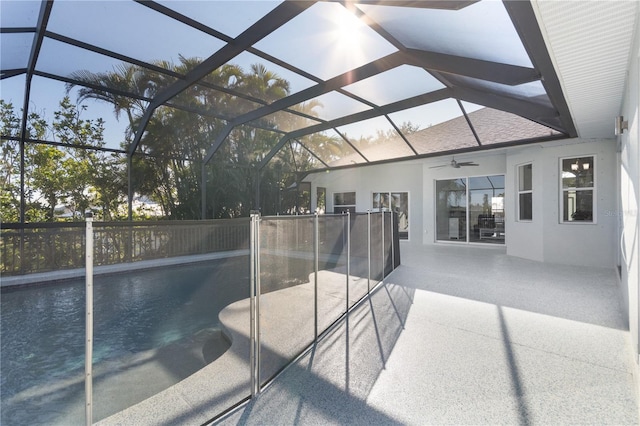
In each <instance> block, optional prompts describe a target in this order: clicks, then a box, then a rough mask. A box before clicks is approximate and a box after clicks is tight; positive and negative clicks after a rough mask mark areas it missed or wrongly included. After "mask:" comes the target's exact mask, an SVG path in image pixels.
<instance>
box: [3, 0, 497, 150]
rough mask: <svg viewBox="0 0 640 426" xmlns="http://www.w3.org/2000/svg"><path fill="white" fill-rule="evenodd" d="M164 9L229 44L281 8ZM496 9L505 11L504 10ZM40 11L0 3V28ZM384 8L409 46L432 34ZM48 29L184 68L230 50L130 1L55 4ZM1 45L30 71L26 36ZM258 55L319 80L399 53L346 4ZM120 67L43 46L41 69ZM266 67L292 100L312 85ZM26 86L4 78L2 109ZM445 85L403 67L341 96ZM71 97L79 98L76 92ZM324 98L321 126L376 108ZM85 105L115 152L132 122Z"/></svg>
mask: <svg viewBox="0 0 640 426" xmlns="http://www.w3.org/2000/svg"><path fill="white" fill-rule="evenodd" d="M159 3H160V4H162V5H164V6H167V7H170V8H172V9H174V10H176V11H178V12H180V13H182V14H184V15H186V16H188V17H191V18H194V19H198V20H201V21H202V22H203V23H204V24H206V25H208V26H210V27H211V28H214V29H216V30H218V31H220V32H223V33H225V34H226V35H227V36H229V37H235V36H237V35H239V34H240V33H242V32H243V31H244V30H246V29H247V28H249V27H250V26H251V25H252V24H253V23H254V22H255V21H257V20H258V19H259V18H260V17H262V16H263V15H264V14H265V13H268V12H269V11H270V10H272V9H273V8H274V7H276V6H277V5H278V4H279V3H280V1H266V0H264V1H249V0H239V1H231V2H229V1H175V0H174V1H160V2H159ZM491 3H496V2H481V3H480V4H479V5H477V6H476V5H474V6H470V7H468V8H466V9H465V10H464V14H459V15H460V16H461V17H462V18H461V19H460V23H458V24H456V25H458V26H463V25H466V26H469V25H471V24H470V22H473V21H474V19H473V18H474V16H475V17H477V14H479V13H485V12H486V11H487V10H489V9H490V10H495V9H496V6H495V4H493V5H492V4H491ZM497 3H498V4H500V2H497ZM39 5H40V2H39V1H35V2H34V1H14V0H0V20H1V25H2V26H3V27H12V26H14V27H16V26H17V27H29V26H34V25H35V22H36V19H37V14H38V10H39ZM388 9H390V8H384V7H382V8H380V9H377V10H376V9H375V7H374V8H373V9H372V8H371V7H370V6H367V10H368V13H369V12H371V13H372V15H374V16H377V15H379V16H378V18H377V19H379V20H382V21H384V20H385V19H387V20H388V21H389V25H390V28H395V27H394V25H395V24H394V22H395V20H397V19H398V18H402V20H403V21H406V22H407V23H408V25H409V26H410V27H409V28H408V29H407V30H406V34H404V35H406V37H407V38H408V40H409V41H408V42H411V39H412V34H414V33H416V31H418V30H419V32H420V33H422V32H424V31H428V28H411V26H415V25H417V24H416V22H418V21H419V20H420V19H423V18H424V17H426V16H427V14H426V13H425V12H424V11H422V10H411V11H410V12H411V16H412V18H411V19H409V18H410V17H409V16H407V14H406V13H404V12H402V13H403V15H401V16H394V15H393V13H391V12H392V11H391V10H388ZM400 9H403V8H400ZM375 12H377V14H376V13H375ZM431 12H433V11H431ZM452 13H454V12H446V11H445V12H443V13H437V14H435V15H434V16H435V18H432V23H433V25H436V24H438V22H439V21H445V20H446V19H448V18H447V17H450V16H453V15H452ZM456 13H458V12H456ZM498 15H500V13H498ZM434 19H435V21H434ZM449 21H451V19H449ZM483 22H484V23H483V25H484V26H487V25H489V26H495V27H500V25H502V24H500V22H491V20H490V19H488V18H486V19H484V21H483ZM96 28H109V31H96V30H95V29H96ZM47 30H48V31H51V32H53V33H57V34H61V35H63V36H66V37H71V38H75V39H79V40H82V41H85V42H87V43H89V44H93V45H96V46H99V47H102V48H105V49H108V50H113V51H117V52H118V53H119V54H122V55H125V56H130V57H134V58H136V59H140V60H143V61H147V62H151V61H154V60H158V59H163V60H167V61H170V62H173V63H178V61H179V56H180V55H184V56H186V57H199V58H202V59H204V58H206V57H208V56H210V55H211V54H213V53H214V52H215V51H217V50H218V49H220V48H221V47H223V46H224V44H225V42H224V41H222V40H220V39H217V38H215V37H212V36H210V35H208V34H205V33H203V32H201V31H199V30H196V29H194V28H190V27H188V26H185V25H181V24H178V23H177V21H175V20H172V19H170V18H168V17H165V16H162V15H160V14H158V13H156V12H153V11H152V10H151V9H149V8H147V7H146V6H143V5H140V4H139V3H135V2H132V1H124V0H112V1H98V0H94V1H71V0H56V2H54V5H53V9H52V14H51V18H50V20H49V23H48V25H47ZM498 30H499V29H497V30H496V31H498ZM394 31H398V30H394ZM461 31H464V27H461ZM458 39H459V40H464V34H461V35H460V36H459V37H458ZM0 42H1V43H2V49H0V57H1V60H2V68H3V69H11V68H20V67H24V66H26V62H27V59H28V52H27V50H29V45H28V42H29V37H26V38H25V35H23V34H22V35H16V34H7V33H4V34H2V35H0ZM254 47H255V48H258V49H260V50H262V51H264V52H266V53H268V54H270V55H272V56H274V57H277V58H279V59H281V60H284V61H288V62H289V63H291V64H292V65H294V66H297V67H299V68H300V69H303V70H304V71H306V72H308V73H310V74H313V75H315V76H316V77H318V78H320V79H329V78H331V77H334V76H336V75H339V74H341V73H344V72H346V71H348V70H350V69H352V68H354V67H358V66H360V65H364V64H366V63H369V62H371V61H373V60H376V59H378V58H381V57H384V56H385V55H388V54H390V53H393V52H395V51H396V50H397V49H396V48H395V47H394V46H392V45H391V44H390V43H389V42H387V41H386V40H384V39H383V38H382V37H380V36H379V35H378V34H377V33H375V32H374V31H373V30H372V29H371V28H369V27H368V26H367V25H365V24H364V23H363V22H362V21H361V20H359V19H357V18H356V17H355V16H354V15H353V14H351V13H350V12H348V11H347V10H346V9H345V8H344V7H343V6H342V5H340V4H338V3H330V2H320V3H317V4H315V5H314V6H312V7H310V8H309V9H307V10H306V11H305V12H303V13H302V14H301V15H299V16H298V17H297V18H296V19H294V20H292V21H290V22H288V23H286V24H285V25H283V26H282V27H281V28H279V29H277V30H275V31H274V32H273V33H272V34H271V35H269V36H268V37H266V38H265V39H263V40H261V41H260V42H258V43H256V45H254ZM489 54H491V55H495V53H491V52H488V53H487V55H489ZM258 60H259V59H258V58H257V57H256V56H254V55H252V54H250V53H246V52H245V53H242V54H240V55H239V56H237V57H236V58H235V59H234V60H232V61H231V62H233V63H234V64H238V65H240V66H241V67H243V68H244V69H248V68H249V66H250V65H251V64H254V63H256V62H257V61H258ZM260 61H261V62H264V61H263V60H260ZM119 63H120V61H118V60H115V59H111V58H109V57H106V56H103V55H99V54H96V53H92V52H89V51H87V50H84V49H78V48H70V46H69V45H67V44H65V43H62V42H60V41H56V40H52V39H50V38H46V39H45V42H44V43H43V48H42V51H41V53H40V56H39V59H38V63H37V64H36V69H37V70H40V71H45V72H48V73H54V74H58V75H63V76H66V75H69V74H70V73H72V72H74V71H78V70H88V71H92V72H107V71H111V70H113V69H114V68H113V67H114V66H117V65H118V64H119ZM266 65H267V69H269V70H273V71H275V72H276V73H277V74H279V75H280V76H282V77H284V78H285V79H286V80H288V81H289V82H290V83H291V92H292V93H295V92H298V91H300V90H303V89H305V88H308V87H310V86H312V85H313V84H315V83H314V82H313V81H311V80H309V79H307V78H305V77H302V76H300V75H297V74H295V73H292V72H290V71H288V70H285V69H284V68H281V67H279V66H277V65H275V64H272V63H268V64H266ZM24 80H25V79H24V76H19V77H12V78H8V79H5V80H0V96H1V97H2V99H4V100H5V101H9V102H13V104H14V106H15V107H16V109H18V110H19V109H21V108H22V104H23V99H24V92H23V90H24V89H23V86H24ZM407 82H409V84H407ZM443 87H444V86H443V85H442V84H441V83H440V82H439V81H437V80H435V79H434V78H433V77H432V76H431V75H430V74H428V73H427V72H426V71H424V70H423V69H421V68H417V67H412V66H408V65H404V66H400V67H397V68H395V69H392V70H389V71H387V72H385V73H382V74H379V75H377V76H374V77H372V78H369V79H367V80H364V81H361V82H358V83H355V84H352V85H350V86H347V87H345V90H347V91H350V92H351V93H353V94H356V95H358V96H360V97H362V98H365V99H367V100H369V101H371V102H373V103H377V104H385V103H389V102H395V101H397V100H401V99H404V98H405V97H408V96H415V95H419V94H422V93H428V92H431V91H433V90H438V89H440V88H443ZM31 93H32V96H31V101H30V109H34V110H35V111H37V112H39V113H41V114H43V115H44V116H45V117H46V118H49V119H51V118H53V112H54V111H55V109H56V108H57V105H58V103H59V102H60V100H61V99H62V97H63V96H65V94H66V91H65V87H64V84H63V83H59V82H56V81H53V80H49V79H46V78H42V77H37V76H36V77H34V79H33V85H32V91H31ZM70 96H71V99H72V100H75V97H76V96H75V93H74V92H72V93H71V94H70ZM319 100H320V101H321V102H322V104H323V105H324V107H323V109H320V110H319V115H320V117H322V118H324V119H333V118H337V117H338V116H341V115H343V114H351V113H354V112H359V111H363V110H366V109H369V108H370V107H369V106H367V105H365V104H361V103H359V102H357V101H355V100H353V99H350V98H348V97H346V96H344V95H340V94H338V93H336V92H332V93H329V94H326V95H324V96H322V97H321V98H320V99H319ZM85 104H86V105H87V107H88V109H87V110H85V111H83V113H82V117H83V118H85V119H95V118H98V117H101V118H103V119H104V120H105V122H106V132H105V140H106V142H107V146H108V147H111V148H118V147H119V145H120V142H121V141H122V140H123V135H124V129H125V127H126V125H127V122H126V121H127V120H126V117H121V118H120V120H119V121H118V120H117V119H116V117H115V116H114V113H113V108H112V107H111V106H110V105H109V104H106V103H103V102H93V101H87V102H85ZM471 108H472V109H473V108H475V107H473V106H472V107H471ZM460 115H461V113H460V110H459V108H458V106H457V105H456V104H455V102H440V103H438V104H437V106H423V107H418V108H414V109H412V110H407V111H402V112H398V113H395V114H391V118H392V119H394V120H396V124H397V125H398V126H400V125H401V124H402V123H403V122H406V121H411V122H412V123H413V124H416V125H418V126H419V127H420V128H425V127H428V126H430V125H434V124H438V123H440V122H442V121H445V120H448V119H451V118H455V117H458V116H460ZM371 123H372V121H368V122H366V123H359V124H353V125H350V126H349V128H348V131H349V134H350V135H354V136H356V135H357V134H360V135H364V136H366V135H372V134H375V132H376V130H378V129H373V128H372V127H371ZM386 127H387V128H388V126H386Z"/></svg>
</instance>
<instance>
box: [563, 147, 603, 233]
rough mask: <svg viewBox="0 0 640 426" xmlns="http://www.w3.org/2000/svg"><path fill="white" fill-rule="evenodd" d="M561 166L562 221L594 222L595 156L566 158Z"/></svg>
mask: <svg viewBox="0 0 640 426" xmlns="http://www.w3.org/2000/svg"><path fill="white" fill-rule="evenodd" d="M561 167H562V170H561V178H560V179H561V188H562V201H561V212H560V214H561V217H560V222H562V223H569V222H580V223H584V222H594V218H593V212H594V208H593V207H594V206H593V203H594V200H595V197H594V191H595V170H594V169H595V159H594V157H592V156H591V157H578V158H564V159H562V160H561Z"/></svg>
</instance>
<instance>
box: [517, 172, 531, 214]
mask: <svg viewBox="0 0 640 426" xmlns="http://www.w3.org/2000/svg"><path fill="white" fill-rule="evenodd" d="M532 178H533V164H524V165H522V166H518V219H519V220H521V221H524V220H532V219H533V179H532Z"/></svg>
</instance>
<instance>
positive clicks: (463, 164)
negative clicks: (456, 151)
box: [458, 161, 479, 166]
mask: <svg viewBox="0 0 640 426" xmlns="http://www.w3.org/2000/svg"><path fill="white" fill-rule="evenodd" d="M458 166H479V164H476V163H474V162H473V161H465V162H463V163H458Z"/></svg>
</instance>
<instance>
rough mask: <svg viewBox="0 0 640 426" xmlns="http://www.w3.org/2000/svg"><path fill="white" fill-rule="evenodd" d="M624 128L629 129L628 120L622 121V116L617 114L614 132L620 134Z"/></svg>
mask: <svg viewBox="0 0 640 426" xmlns="http://www.w3.org/2000/svg"><path fill="white" fill-rule="evenodd" d="M625 130H629V122H628V121H624V117H623V116H621V115H619V116H617V117H616V125H615V134H616V136H620V135H621V134H622V133H624V131H625Z"/></svg>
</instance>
